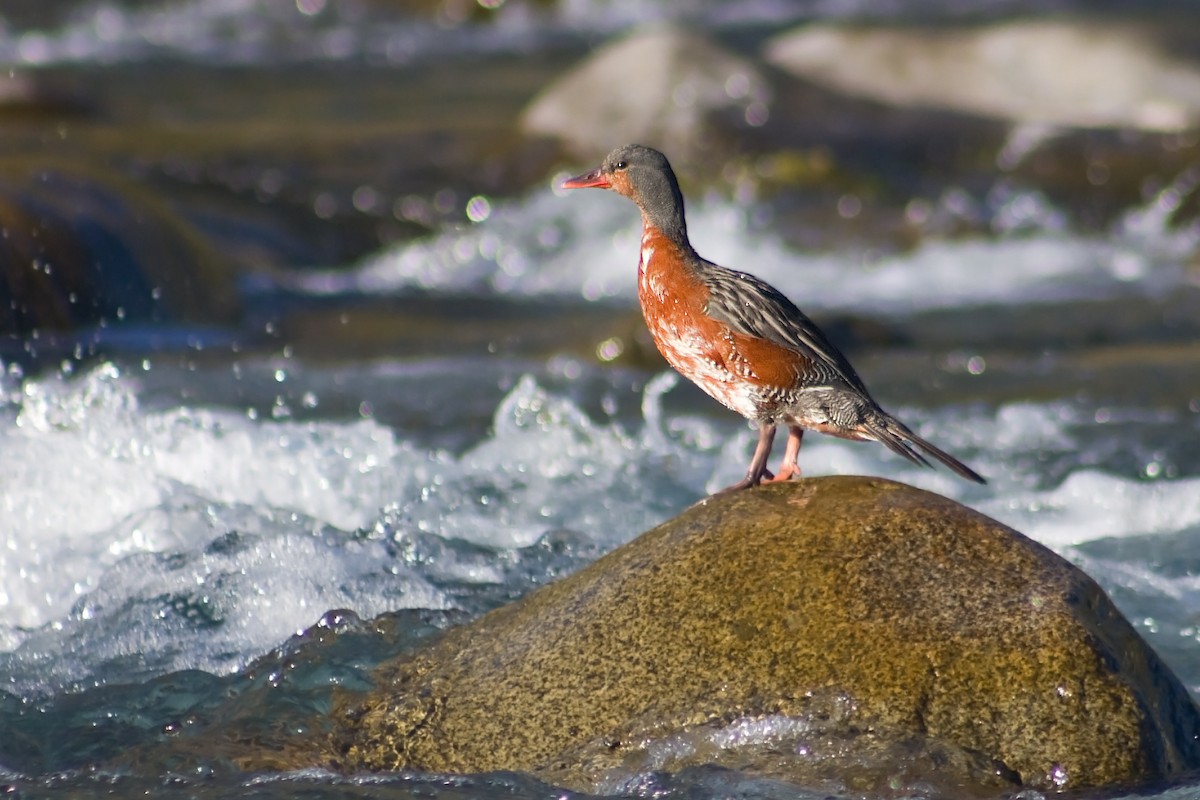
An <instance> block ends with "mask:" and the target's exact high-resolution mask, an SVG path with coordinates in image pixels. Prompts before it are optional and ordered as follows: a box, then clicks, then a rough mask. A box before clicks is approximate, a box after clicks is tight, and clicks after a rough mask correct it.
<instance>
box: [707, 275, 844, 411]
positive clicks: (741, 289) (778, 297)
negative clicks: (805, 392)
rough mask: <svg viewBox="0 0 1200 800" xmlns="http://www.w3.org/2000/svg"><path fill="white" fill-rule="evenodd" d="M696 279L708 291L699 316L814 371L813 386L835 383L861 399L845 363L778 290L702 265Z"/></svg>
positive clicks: (815, 327)
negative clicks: (803, 360) (780, 350)
mask: <svg viewBox="0 0 1200 800" xmlns="http://www.w3.org/2000/svg"><path fill="white" fill-rule="evenodd" d="M702 267H703V269H702V270H701V272H700V277H701V279H702V280H703V281H704V285H705V286H706V287H707V288H708V293H709V296H708V306H707V307H706V308H705V313H706V314H708V315H709V316H710V317H712V318H713V319H715V320H718V321H719V322H723V323H725V324H726V325H728V326H729V327H730V328H732V329H733V330H734V331H736V332H738V333H741V334H745V335H747V336H757V337H758V338H760V339H766V340H768V341H771V342H775V343H776V344H778V345H782V346H783V347H786V348H788V349H790V350H795V351H796V352H798V353H800V354H801V355H804V356H806V357H807V358H809V359H810V360H811V361H812V362H813V365H814V368H815V369H814V372H816V373H817V374H816V375H814V376H813V377H814V379H815V380H814V381H806V383H810V384H811V383H821V382H824V381H828V382H829V383H830V384H831V385H834V386H836V385H837V383H838V382H840V383H843V384H845V385H848V386H850V387H852V388H854V389H857V390H858V391H860V392H862V393H863V394H867V389H866V387H865V386H864V385H863V382H862V379H861V378H859V377H858V373H857V372H855V371H854V367H852V366H850V362H848V361H847V360H846V357H845V356H843V355H842V354H841V352H840V351H839V350H838V349H837V348H836V347H834V346H833V345H832V344H831V343H830V342H829V340H828V339H826V338H825V335H824V334H823V333H821V330H820V329H819V328H818V327H817V326H816V325H815V324H813V321H812V320H810V319H809V318H808V317H806V316H805V315H804V312H802V311H801V310H800V309H799V308H797V307H796V304H795V303H793V302H792V301H791V300H788V299H787V298H786V297H784V296H783V295H782V294H781V293H780V292H779V290H778V289H776V288H775V287H773V286H771V285H770V284H769V283H766V282H765V281H762V280H759V279H758V278H756V277H754V276H753V275H750V274H748V273H745V272H738V271H736V270H731V269H726V268H724V267H720V266H717V265H716V264H713V263H711V262H707V261H706V262H703V264H702Z"/></svg>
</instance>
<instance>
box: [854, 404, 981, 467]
mask: <svg viewBox="0 0 1200 800" xmlns="http://www.w3.org/2000/svg"><path fill="white" fill-rule="evenodd" d="M863 428H864V432H865V433H867V434H868V435H869V436H870V437H871V438H872V439H875V440H876V441H878V442H881V443H882V444H883V445H884V446H886V447H887V448H888V449H889V450H891V451H892V452H894V453H896V454H898V455H901V456H903V457H904V458H907V459H908V460H909V461H911V462H913V463H914V464H920V465H921V466H924V467H932V466H933V465H932V464H930V463H929V459H928V458H926V457H925V456H926V455H928V456H931V457H932V458H934V459H936V460H938V461H940V462H942V464H944V465H946V467H948V468H949V469H950V470H952V471H953V472H954V473H955V474H957V475H960V476H962V477H963V478H966V479H967V480H969V481H974V482H975V483H987V481H985V480H984V479H983V477H982V476H981V475H980V474H979V473H978V472H976V471H975V470H973V469H971V468H970V467H968V466H967V465H966V464H964V463H962V462H961V461H959V460H958V459H957V458H955V457H954V456H952V455H950V454H949V453H947V452H946V451H945V450H942V449H941V448H939V447H937V446H936V445H934V444H932V443H930V442H927V441H925V440H924V439H922V438H921V437H920V436H917V435H916V434H915V433H913V432H912V431H911V430H909V428H908V426H907V425H905V424H904V423H903V422H901V421H900V420H898V419H896V418H895V417H893V416H890V415H888V414H887V413H886V412H882V411H881V412H880V413H879V415H878V417H877V418H876V419H872V420H871V421H870V422H868V423H866V424H865V425H864V426H863Z"/></svg>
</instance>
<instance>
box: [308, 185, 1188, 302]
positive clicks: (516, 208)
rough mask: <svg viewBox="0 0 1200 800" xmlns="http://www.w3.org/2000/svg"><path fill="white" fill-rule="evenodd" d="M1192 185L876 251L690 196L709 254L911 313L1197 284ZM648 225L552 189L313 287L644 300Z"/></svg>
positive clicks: (606, 204) (1004, 208)
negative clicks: (1189, 213) (808, 235)
mask: <svg viewBox="0 0 1200 800" xmlns="http://www.w3.org/2000/svg"><path fill="white" fill-rule="evenodd" d="M561 177H563V176H559V178H556V179H555V180H554V182H553V183H554V185H555V186H557V184H558V182H559V179H560V178H561ZM1180 181H1182V182H1184V183H1185V184H1186V186H1185V187H1184V188H1185V189H1186V191H1183V189H1181V188H1180V187H1179V186H1175V185H1172V186H1171V187H1168V188H1167V189H1165V190H1163V192H1161V193H1160V194H1159V195H1158V196H1157V197H1156V198H1155V199H1153V200H1152V201H1151V202H1150V203H1148V204H1147V206H1146V207H1144V208H1139V209H1136V210H1134V211H1131V212H1129V213H1128V214H1127V215H1126V216H1125V217H1123V218H1122V219H1121V220H1119V221H1118V222H1117V224H1116V225H1115V226H1114V229H1113V231H1112V232H1111V233H1110V234H1109V235H1104V236H1089V235H1085V234H1079V233H1073V232H1070V231H1068V230H1065V228H1064V227H1063V226H1062V225H1059V224H1056V223H1055V219H1056V217H1055V215H1054V214H1052V213H1049V212H1047V211H1046V209H1045V204H1044V200H1042V199H1039V198H1038V197H1036V196H1034V195H1033V194H1030V193H1011V192H1009V193H1005V194H1004V195H1003V196H1002V197H1001V198H998V199H996V201H995V202H996V203H997V207H996V208H995V209H994V210H993V216H994V225H995V226H996V227H998V228H1000V229H1002V232H1003V231H1007V233H1005V234H1004V235H1002V236H999V237H995V236H990V235H989V236H988V237H986V238H984V237H980V238H962V239H938V238H928V239H926V240H925V241H923V242H922V243H921V244H920V245H919V246H918V247H916V248H915V249H914V250H912V251H910V252H905V253H898V254H894V255H888V256H884V257H878V258H873V259H870V260H863V259H862V258H855V257H853V256H851V255H849V254H847V253H845V252H832V253H811V252H797V251H796V250H794V249H793V248H791V247H789V246H788V245H787V244H786V243H784V242H783V241H781V240H780V238H779V236H778V234H776V233H774V232H773V231H772V230H771V229H770V228H769V227H767V226H768V225H769V212H768V211H767V210H766V209H764V208H763V207H760V206H755V205H750V206H743V205H738V204H734V203H731V202H730V201H728V200H726V199H723V198H718V197H708V198H704V199H702V200H700V201H699V202H696V203H693V204H689V207H688V229H689V233H690V236H691V239H692V243H693V244H694V245H695V246H696V249H697V250H698V251H699V252H700V254H701V255H703V256H704V257H705V258H708V259H710V260H712V261H715V262H717V263H719V264H722V265H724V266H728V267H732V268H735V269H743V270H745V271H748V272H752V273H754V274H755V275H758V276H759V277H761V278H764V279H766V280H767V281H768V282H770V283H772V284H774V285H775V286H776V287H778V288H779V289H780V290H781V291H783V292H784V293H785V294H787V295H788V296H790V297H792V298H793V299H795V300H796V301H797V302H798V303H799V304H800V305H801V306H802V307H803V308H805V309H818V310H842V311H864V312H870V313H874V314H888V315H903V314H907V313H913V312H919V311H926V310H931V309H941V308H962V307H970V306H990V305H998V304H1016V303H1023V304H1031V303H1055V302H1060V301H1064V300H1074V299H1099V298H1109V297H1114V296H1121V295H1125V294H1129V293H1131V292H1132V293H1139V294H1144V295H1147V296H1152V297H1161V296H1164V295H1165V294H1166V293H1168V292H1170V291H1171V290H1172V289H1174V288H1177V287H1179V286H1181V285H1183V284H1185V283H1187V282H1188V281H1190V280H1191V278H1190V276H1189V270H1188V268H1187V263H1188V262H1187V260H1188V258H1189V257H1190V254H1191V253H1192V252H1194V250H1195V248H1196V246H1197V244H1198V243H1200V225H1196V224H1193V225H1190V226H1184V227H1182V228H1179V229H1172V228H1171V227H1170V222H1171V211H1172V210H1173V209H1174V208H1177V207H1178V204H1179V200H1180V195H1181V194H1183V196H1186V193H1187V192H1190V191H1191V190H1192V188H1194V187H1191V183H1190V181H1189V180H1188V178H1187V176H1181V178H1180ZM1020 209H1025V211H1021V210H1020ZM1030 209H1037V210H1038V213H1036V214H1032V212H1030V211H1029V210H1030ZM1034 218H1036V219H1037V220H1041V223H1038V224H1035V222H1034ZM1043 223H1044V224H1043ZM640 226H641V220H640V217H639V216H638V213H637V210H636V208H634V207H633V206H632V204H630V203H629V201H627V200H625V199H624V198H621V197H618V196H616V195H614V194H612V193H609V192H600V191H593V192H586V191H575V192H564V191H562V190H558V189H552V188H548V189H543V190H541V191H537V192H534V193H532V194H531V195H530V196H529V197H527V198H525V199H522V200H515V201H510V202H504V203H499V204H497V207H496V208H495V209H494V211H493V212H492V213H491V214H490V216H488V217H487V218H486V219H485V220H483V221H481V222H479V223H477V224H473V225H466V226H465V227H458V228H453V229H450V230H446V231H443V232H441V233H439V234H436V235H434V236H431V237H430V238H427V239H423V240H420V241H417V242H412V243H406V244H403V245H398V246H396V247H394V248H392V249H390V250H387V251H385V252H383V253H381V254H379V255H376V256H373V257H371V258H370V259H368V260H366V261H365V262H363V263H362V264H360V265H359V266H358V267H357V268H355V269H353V270H351V271H349V272H345V271H336V272H327V273H319V274H314V275H310V276H307V277H306V278H305V279H304V282H303V287H304V288H305V289H306V290H307V291H310V292H313V293H317V294H326V293H339V292H363V293H367V294H404V293H406V292H411V291H424V292H435V293H442V294H454V295H471V296H504V297H516V298H536V297H560V298H570V299H582V300H585V301H607V302H613V303H620V304H632V303H634V302H635V297H636V280H635V277H634V276H635V273H636V268H637V258H638V256H637V254H638V242H639V239H640ZM813 287H819V291H814V289H813ZM914 287H919V290H915V288H914Z"/></svg>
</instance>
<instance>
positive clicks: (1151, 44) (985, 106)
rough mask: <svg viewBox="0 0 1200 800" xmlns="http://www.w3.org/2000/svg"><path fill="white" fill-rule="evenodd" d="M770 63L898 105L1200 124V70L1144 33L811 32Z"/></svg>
mask: <svg viewBox="0 0 1200 800" xmlns="http://www.w3.org/2000/svg"><path fill="white" fill-rule="evenodd" d="M765 57H766V59H767V61H769V62H770V63H772V64H774V65H776V66H778V67H780V68H782V69H784V70H787V71H789V72H791V73H793V74H795V75H798V76H800V77H803V78H804V79H806V80H809V81H812V82H814V83H817V84H820V85H822V86H826V87H830V88H833V89H836V90H839V91H842V92H845V93H847V94H850V95H854V96H858V97H864V98H869V99H872V100H876V101H879V102H882V103H887V104H889V105H895V106H904V107H924V108H938V109H948V110H954V111H959V112H964V113H968V114H977V115H980V116H985V117H994V118H1000V119H1004V120H1008V121H1011V122H1016V123H1033V124H1039V125H1051V126H1072V127H1076V126H1077V127H1110V126H1111V127H1126V128H1140V129H1146V130H1155V131H1170V130H1179V129H1181V128H1186V127H1190V126H1194V125H1196V124H1197V123H1198V122H1200V64H1196V63H1193V62H1189V61H1185V60H1182V59H1178V58H1174V57H1172V56H1171V55H1170V54H1169V53H1168V52H1167V51H1166V50H1165V48H1163V47H1162V46H1160V44H1159V42H1158V40H1157V39H1156V38H1155V36H1154V35H1153V34H1152V33H1151V32H1149V31H1147V30H1144V29H1139V28H1138V27H1137V26H1133V25H1129V24H1127V23H1123V24H1107V23H1094V22H1082V21H1077V20H1061V21H1060V20H1021V21H1014V22H1004V23H999V24H993V25H986V26H973V27H949V28H936V29H931V28H910V29H904V28H897V27H894V26H889V27H872V26H841V25H824V24H818V25H807V26H804V27H802V28H799V29H797V30H794V31H791V32H788V33H785V34H782V35H780V36H778V37H776V38H775V39H773V40H771V41H770V42H769V43H768V45H767V48H766V51H765Z"/></svg>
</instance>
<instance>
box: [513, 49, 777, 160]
mask: <svg viewBox="0 0 1200 800" xmlns="http://www.w3.org/2000/svg"><path fill="white" fill-rule="evenodd" d="M770 97H771V92H770V88H769V86H768V84H767V81H766V80H765V78H764V77H763V76H762V74H761V73H760V71H759V70H758V69H757V68H756V67H755V66H754V65H753V64H751V63H750V62H749V61H747V60H745V59H743V58H740V57H738V56H736V55H734V54H733V53H730V52H729V51H727V50H725V49H724V48H722V47H720V46H719V45H717V44H716V43H714V42H712V41H711V40H709V39H707V38H705V37H704V36H701V35H700V34H697V33H691V32H688V31H684V30H680V29H677V28H672V27H661V28H651V29H646V30H640V31H637V32H635V33H634V34H632V35H631V36H629V37H627V38H624V39H620V40H618V41H616V42H613V43H610V44H607V45H605V46H603V47H601V48H599V49H597V50H596V51H595V52H594V53H592V54H591V55H590V56H589V57H588V58H586V59H584V61H583V62H582V63H581V64H579V65H578V66H576V67H575V68H573V69H571V70H570V71H568V72H567V73H566V74H565V75H563V76H562V77H561V78H559V79H558V80H557V81H555V82H554V83H552V84H551V85H550V86H548V87H547V88H546V89H545V90H543V91H542V92H541V93H540V94H539V95H538V96H537V97H535V98H534V99H533V101H532V102H531V103H530V104H529V106H528V107H526V109H525V111H524V112H523V114H522V116H521V129H522V131H523V132H525V133H526V134H528V135H532V136H548V137H552V138H556V139H560V140H561V141H562V142H563V143H564V145H565V146H566V147H567V148H568V149H569V150H570V151H572V152H573V153H575V154H576V155H578V156H580V157H587V158H593V157H597V156H600V155H603V154H605V153H607V152H608V151H609V150H611V149H612V148H613V147H614V146H615V145H616V144H618V143H621V142H643V143H645V144H648V145H652V146H658V147H663V148H666V149H668V150H669V151H670V152H671V154H672V157H673V158H680V159H682V158H685V157H686V156H687V154H688V153H694V152H695V151H696V150H697V149H699V148H700V147H702V145H703V143H704V140H705V138H706V136H707V135H708V134H709V133H711V132H712V130H713V127H714V122H715V121H716V120H717V119H718V118H721V117H723V118H725V119H726V120H727V121H733V122H734V123H735V124H740V125H742V126H745V125H751V126H756V125H761V124H763V123H764V122H765V121H766V119H767V114H768V104H769V102H770Z"/></svg>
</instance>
